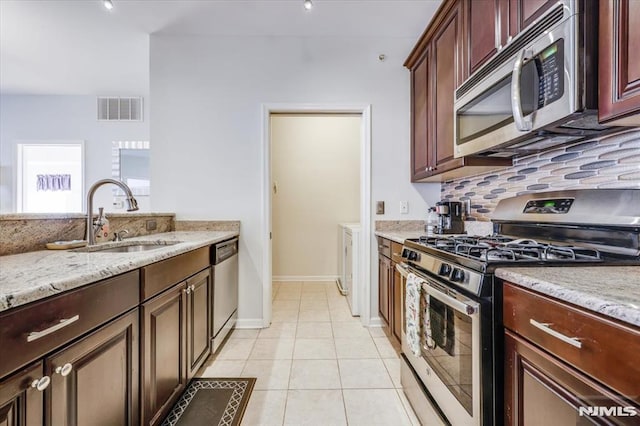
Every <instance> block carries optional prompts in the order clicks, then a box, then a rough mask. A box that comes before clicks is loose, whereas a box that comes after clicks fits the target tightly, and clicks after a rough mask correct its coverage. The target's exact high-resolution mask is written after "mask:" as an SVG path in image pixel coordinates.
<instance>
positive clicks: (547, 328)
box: [529, 319, 582, 349]
mask: <svg viewBox="0 0 640 426" xmlns="http://www.w3.org/2000/svg"><path fill="white" fill-rule="evenodd" d="M529 324H531V325H532V326H534V327H535V328H537V329H539V330H542V331H544V332H545V333H547V334H550V335H552V336H553V337H555V338H556V339H560V340H562V341H563V342H565V343H568V344H570V345H571V346H575V347H576V348H578V349H580V348H582V342H580V339H578V338H577V337H568V336H565V335H564V334H562V333H559V332H557V331H555V330H554V329H552V328H551V323H546V322H538V321H536V320H534V319H529Z"/></svg>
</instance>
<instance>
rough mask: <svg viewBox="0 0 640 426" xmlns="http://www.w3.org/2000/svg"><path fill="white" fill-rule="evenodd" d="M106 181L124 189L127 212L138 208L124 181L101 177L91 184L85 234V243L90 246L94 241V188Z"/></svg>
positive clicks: (104, 183) (88, 193) (88, 194)
mask: <svg viewBox="0 0 640 426" xmlns="http://www.w3.org/2000/svg"><path fill="white" fill-rule="evenodd" d="M108 183H111V184H113V185H116V186H118V187H120V189H122V190H123V191H124V193H125V197H126V198H125V201H126V202H127V211H128V212H132V211H136V210H138V201H137V200H136V199H135V197H134V196H133V193H132V192H131V188H129V187H128V186H127V185H126V184H125V183H123V182H120V181H119V180H115V179H101V180H99V181H97V182H96V183H94V184H93V185H91V188H89V192H87V234H86V240H87V244H88V245H90V246H91V245H94V244H95V243H96V234H95V230H94V228H93V194H95V192H96V190H97V189H98V188H100V187H101V186H102V185H106V184H108Z"/></svg>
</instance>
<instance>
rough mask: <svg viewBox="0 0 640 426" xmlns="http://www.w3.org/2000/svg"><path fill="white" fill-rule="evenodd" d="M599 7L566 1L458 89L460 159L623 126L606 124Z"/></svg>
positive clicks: (507, 153) (536, 147)
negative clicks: (601, 109)
mask: <svg viewBox="0 0 640 426" xmlns="http://www.w3.org/2000/svg"><path fill="white" fill-rule="evenodd" d="M597 8H598V4H597V1H594V0H561V1H558V3H557V4H556V5H555V6H554V7H553V8H551V9H550V10H549V11H548V12H547V13H546V14H545V15H543V16H541V17H540V18H539V19H537V20H536V21H535V22H534V23H533V24H531V25H530V26H529V27H528V29H526V30H525V31H523V32H522V33H521V34H519V35H518V36H517V37H516V38H515V39H513V40H512V41H511V42H510V43H509V44H508V45H506V46H505V47H504V48H503V49H502V50H501V51H500V53H498V54H497V55H496V56H495V57H494V58H493V59H492V60H490V61H489V62H487V63H486V64H485V65H483V66H482V67H481V68H479V69H478V70H477V71H476V72H475V73H474V74H473V75H471V76H470V77H469V78H468V79H467V81H466V82H465V83H463V84H462V85H461V86H460V87H459V88H458V89H457V90H456V95H455V103H454V110H455V126H454V134H455V136H454V140H455V141H454V143H455V156H456V157H462V156H467V155H482V156H490V157H511V156H513V155H515V154H517V153H528V152H536V151H540V150H542V149H545V148H548V147H550V146H554V145H558V144H562V143H566V142H570V141H575V140H579V139H583V138H585V137H590V136H593V135H595V134H601V133H603V132H604V131H607V130H615V129H611V128H607V127H603V126H601V125H599V124H598V117H597V105H598V87H597V82H598V78H597V68H598V60H597V33H598V32H597V28H598V25H597Z"/></svg>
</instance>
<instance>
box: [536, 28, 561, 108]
mask: <svg viewBox="0 0 640 426" xmlns="http://www.w3.org/2000/svg"><path fill="white" fill-rule="evenodd" d="M534 61H535V64H536V70H537V72H538V108H542V107H544V106H545V105H549V104H550V103H552V102H554V101H556V100H558V99H560V98H561V97H562V95H563V93H564V77H563V76H564V40H563V39H560V40H558V41H556V42H555V43H553V44H552V45H551V46H549V47H547V48H546V49H544V50H543V51H542V52H540V53H539V54H538V55H536V57H535V58H534Z"/></svg>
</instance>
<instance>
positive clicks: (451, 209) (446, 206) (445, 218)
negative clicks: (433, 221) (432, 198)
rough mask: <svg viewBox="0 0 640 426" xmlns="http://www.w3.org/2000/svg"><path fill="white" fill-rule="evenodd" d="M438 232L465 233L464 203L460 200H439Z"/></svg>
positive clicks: (437, 206)
mask: <svg viewBox="0 0 640 426" xmlns="http://www.w3.org/2000/svg"><path fill="white" fill-rule="evenodd" d="M436 213H437V214H438V231H437V233H438V234H464V221H463V219H462V203H461V202H459V201H438V202H437V203H436Z"/></svg>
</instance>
